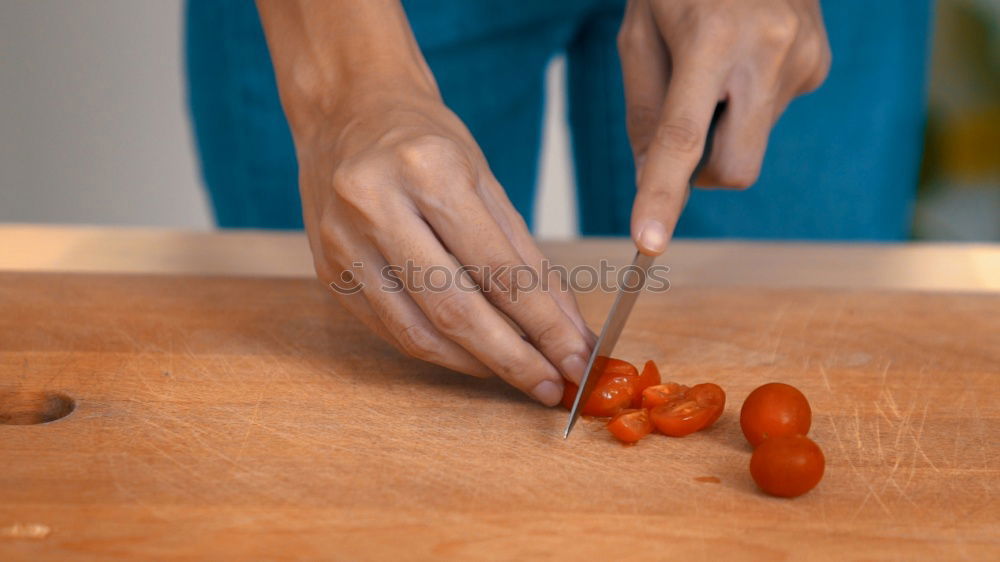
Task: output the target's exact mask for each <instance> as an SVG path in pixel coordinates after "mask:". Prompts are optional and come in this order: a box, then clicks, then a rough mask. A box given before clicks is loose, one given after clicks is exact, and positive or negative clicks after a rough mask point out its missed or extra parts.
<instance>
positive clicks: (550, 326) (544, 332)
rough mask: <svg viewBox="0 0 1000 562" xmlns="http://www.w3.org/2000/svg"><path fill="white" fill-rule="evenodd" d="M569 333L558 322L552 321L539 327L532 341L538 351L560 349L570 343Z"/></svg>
mask: <svg viewBox="0 0 1000 562" xmlns="http://www.w3.org/2000/svg"><path fill="white" fill-rule="evenodd" d="M569 333H570V332H569V331H568V330H567V329H566V326H564V325H563V324H562V323H561V322H560V321H559V320H557V319H552V320H550V321H547V322H545V323H543V324H542V325H541V326H540V327H539V329H538V331H537V332H535V335H534V337H533V339H534V340H535V344H536V345H537V346H538V347H539V349H561V348H564V347H567V345H568V344H569V343H570V339H569V337H567V336H568V335H569Z"/></svg>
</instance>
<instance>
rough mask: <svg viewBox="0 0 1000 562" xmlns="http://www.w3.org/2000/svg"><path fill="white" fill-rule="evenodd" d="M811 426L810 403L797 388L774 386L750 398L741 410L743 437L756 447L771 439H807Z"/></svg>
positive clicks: (758, 389) (773, 383) (755, 393)
mask: <svg viewBox="0 0 1000 562" xmlns="http://www.w3.org/2000/svg"><path fill="white" fill-rule="evenodd" d="M811 424H812V411H811V410H810V408H809V401H808V400H806V397H805V396H804V395H803V394H802V393H801V392H799V390H798V389H797V388H795V387H794V386H789V385H787V384H782V383H779V382H772V383H768V384H765V385H764V386H761V387H758V388H757V389H756V390H754V391H753V392H751V393H750V395H749V396H747V399H746V401H745V402H743V408H742V409H741V410H740V427H741V428H743V435H745V436H746V438H747V441H749V442H750V444H751V445H753V446H754V447H756V446H758V445H760V444H761V442H762V441H764V440H765V439H767V438H768V437H777V436H783V435H799V434H801V435H805V434H806V433H808V432H809V426H810V425H811Z"/></svg>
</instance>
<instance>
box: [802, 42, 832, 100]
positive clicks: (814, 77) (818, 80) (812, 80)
mask: <svg viewBox="0 0 1000 562" xmlns="http://www.w3.org/2000/svg"><path fill="white" fill-rule="evenodd" d="M831 66H833V56H832V55H831V54H830V48H829V46H827V45H822V48H821V50H820V54H819V61H818V62H817V63H816V64H815V67H814V68H815V70H814V71H813V73H812V74H811V75H810V77H809V79H808V80H806V83H805V85H804V88H805V90H804V91H805V92H812V91H814V90H816V89H818V88H819V87H820V86H822V85H823V82H826V79H827V77H829V76H830V68H831Z"/></svg>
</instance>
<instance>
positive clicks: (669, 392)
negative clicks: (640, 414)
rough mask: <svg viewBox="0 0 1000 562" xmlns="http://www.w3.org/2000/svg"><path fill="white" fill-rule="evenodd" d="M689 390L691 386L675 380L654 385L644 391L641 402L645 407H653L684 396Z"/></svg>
mask: <svg viewBox="0 0 1000 562" xmlns="http://www.w3.org/2000/svg"><path fill="white" fill-rule="evenodd" d="M688 390H690V389H689V387H687V386H684V385H683V384H677V383H675V382H668V383H666V384H657V385H653V386H650V387H647V388H646V389H645V390H643V391H642V399H641V404H642V407H643V408H646V409H652V408H655V407H657V406H659V405H660V404H666V403H667V402H672V401H673V400H675V399H677V398H679V397H681V396H684V395H685V394H686V393H687V391H688Z"/></svg>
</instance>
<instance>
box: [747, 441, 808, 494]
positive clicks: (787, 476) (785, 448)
mask: <svg viewBox="0 0 1000 562" xmlns="http://www.w3.org/2000/svg"><path fill="white" fill-rule="evenodd" d="M825 464H826V459H825V458H824V457H823V451H822V449H820V448H819V445H817V444H816V443H814V442H813V441H812V439H809V438H808V437H806V436H804V435H778V436H771V437H768V438H767V439H765V440H764V441H763V442H762V443H761V444H760V446H758V447H757V448H756V449H754V452H753V456H751V457H750V476H752V477H753V480H754V482H756V483H757V485H758V486H760V489H761V490H764V491H765V492H767V493H768V494H771V495H772V496H780V497H784V498H794V497H795V496H801V495H802V494H804V493H806V492H808V491H809V490H812V489H813V488H814V487H816V484H819V481H820V480H822V479H823V469H824V466H825Z"/></svg>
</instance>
